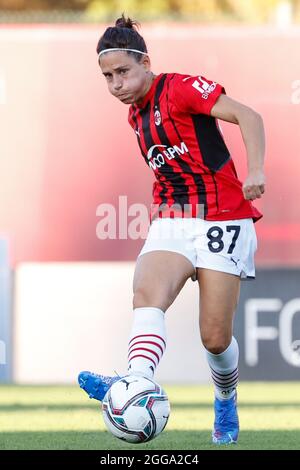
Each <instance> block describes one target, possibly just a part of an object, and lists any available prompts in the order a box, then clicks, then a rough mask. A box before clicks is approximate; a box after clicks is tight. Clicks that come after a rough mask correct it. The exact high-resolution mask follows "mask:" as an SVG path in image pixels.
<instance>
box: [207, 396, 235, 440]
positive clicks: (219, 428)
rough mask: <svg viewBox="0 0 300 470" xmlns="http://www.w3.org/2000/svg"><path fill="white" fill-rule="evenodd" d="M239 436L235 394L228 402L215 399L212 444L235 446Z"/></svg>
mask: <svg viewBox="0 0 300 470" xmlns="http://www.w3.org/2000/svg"><path fill="white" fill-rule="evenodd" d="M238 436H239V418H238V414H237V394H236V393H235V395H234V396H233V397H232V398H230V399H229V400H219V399H218V398H216V399H215V423H214V430H213V432H212V441H213V444H236V443H237V440H238Z"/></svg>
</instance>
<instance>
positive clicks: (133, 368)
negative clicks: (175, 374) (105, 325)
mask: <svg viewBox="0 0 300 470" xmlns="http://www.w3.org/2000/svg"><path fill="white" fill-rule="evenodd" d="M165 349H166V326H165V314H164V312H163V311H162V310H160V309H159V308H155V307H140V308H135V309H134V320H133V325H132V330H131V335H130V339H129V344H128V373H129V374H130V375H133V374H136V375H144V376H146V377H149V378H152V377H153V375H154V372H155V369H156V367H157V366H158V364H159V361H160V359H161V357H162V355H163V353H164V351H165Z"/></svg>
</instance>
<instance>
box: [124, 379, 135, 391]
mask: <svg viewBox="0 0 300 470" xmlns="http://www.w3.org/2000/svg"><path fill="white" fill-rule="evenodd" d="M121 382H123V383H124V384H126V392H127V390H128V387H129V385H130V384H133V383H134V382H137V380H133V381H132V382H127V380H125V379H123V380H121Z"/></svg>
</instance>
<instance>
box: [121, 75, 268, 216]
mask: <svg viewBox="0 0 300 470" xmlns="http://www.w3.org/2000/svg"><path fill="white" fill-rule="evenodd" d="M221 93H225V90H224V88H223V87H222V86H221V85H219V84H217V83H216V82H213V81H211V80H207V79H206V78H204V77H201V76H190V75H182V74H178V73H162V74H160V75H158V76H157V77H155V79H154V81H153V83H152V86H151V88H150V89H149V91H148V93H147V94H146V95H145V96H144V97H143V99H142V101H141V102H140V103H139V104H133V105H131V106H130V108H129V116H128V120H129V123H130V125H131V126H132V128H133V129H134V131H135V133H136V135H137V140H138V144H139V147H140V150H141V153H142V156H143V157H144V159H145V162H146V164H147V165H148V166H149V167H150V168H151V169H152V170H153V172H154V174H155V178H156V179H155V182H154V185H153V207H158V206H160V207H162V206H163V207H178V206H179V207H180V208H190V209H189V211H190V215H191V216H192V217H199V216H200V215H199V208H201V216H202V217H203V218H204V219H206V220H216V221H217V220H230V219H242V218H248V217H252V218H253V220H254V221H256V220H258V219H260V218H261V217H262V214H261V213H260V212H259V211H258V210H257V209H256V208H255V207H254V206H253V205H252V203H251V201H248V200H246V199H245V198H244V195H243V192H242V183H241V182H240V181H239V179H238V177H237V173H236V170H235V166H234V163H233V160H232V158H231V156H230V153H229V151H228V149H227V147H226V145H225V142H224V140H223V137H222V133H221V131H220V128H219V126H218V121H217V120H216V119H215V118H214V117H212V116H211V115H210V111H211V109H212V107H213V105H214V104H215V102H216V101H217V99H218V97H219V96H220V94H221ZM185 213H186V211H185ZM174 214H175V212H174ZM152 216H154V214H152ZM175 216H178V214H175Z"/></svg>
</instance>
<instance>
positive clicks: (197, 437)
mask: <svg viewBox="0 0 300 470" xmlns="http://www.w3.org/2000/svg"><path fill="white" fill-rule="evenodd" d="M299 448H300V430H292V431H291V430H290V431H286V430H284V431H280V430H278V431H267V430H260V431H242V432H241V434H240V439H239V443H238V444H237V445H233V446H225V447H224V446H214V445H212V444H211V443H210V432H209V431H176V430H175V431H167V430H166V431H164V432H163V433H162V434H161V435H160V436H158V437H157V438H156V439H154V440H153V441H151V442H149V443H146V444H138V445H133V444H126V443H125V442H123V441H120V440H118V439H116V438H114V437H112V436H111V434H109V433H108V432H107V431H99V432H75V431H65V432H60V431H56V432H40V431H39V432H4V433H1V438H0V449H1V450H16V449H18V450H22V449H23V450H38V449H41V450H58V449H59V450H99V451H101V450H120V451H126V450H144V451H147V450H217V451H218V450H234V451H235V450H246V449H247V450H288V449H289V450H295V449H298V450H299Z"/></svg>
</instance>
